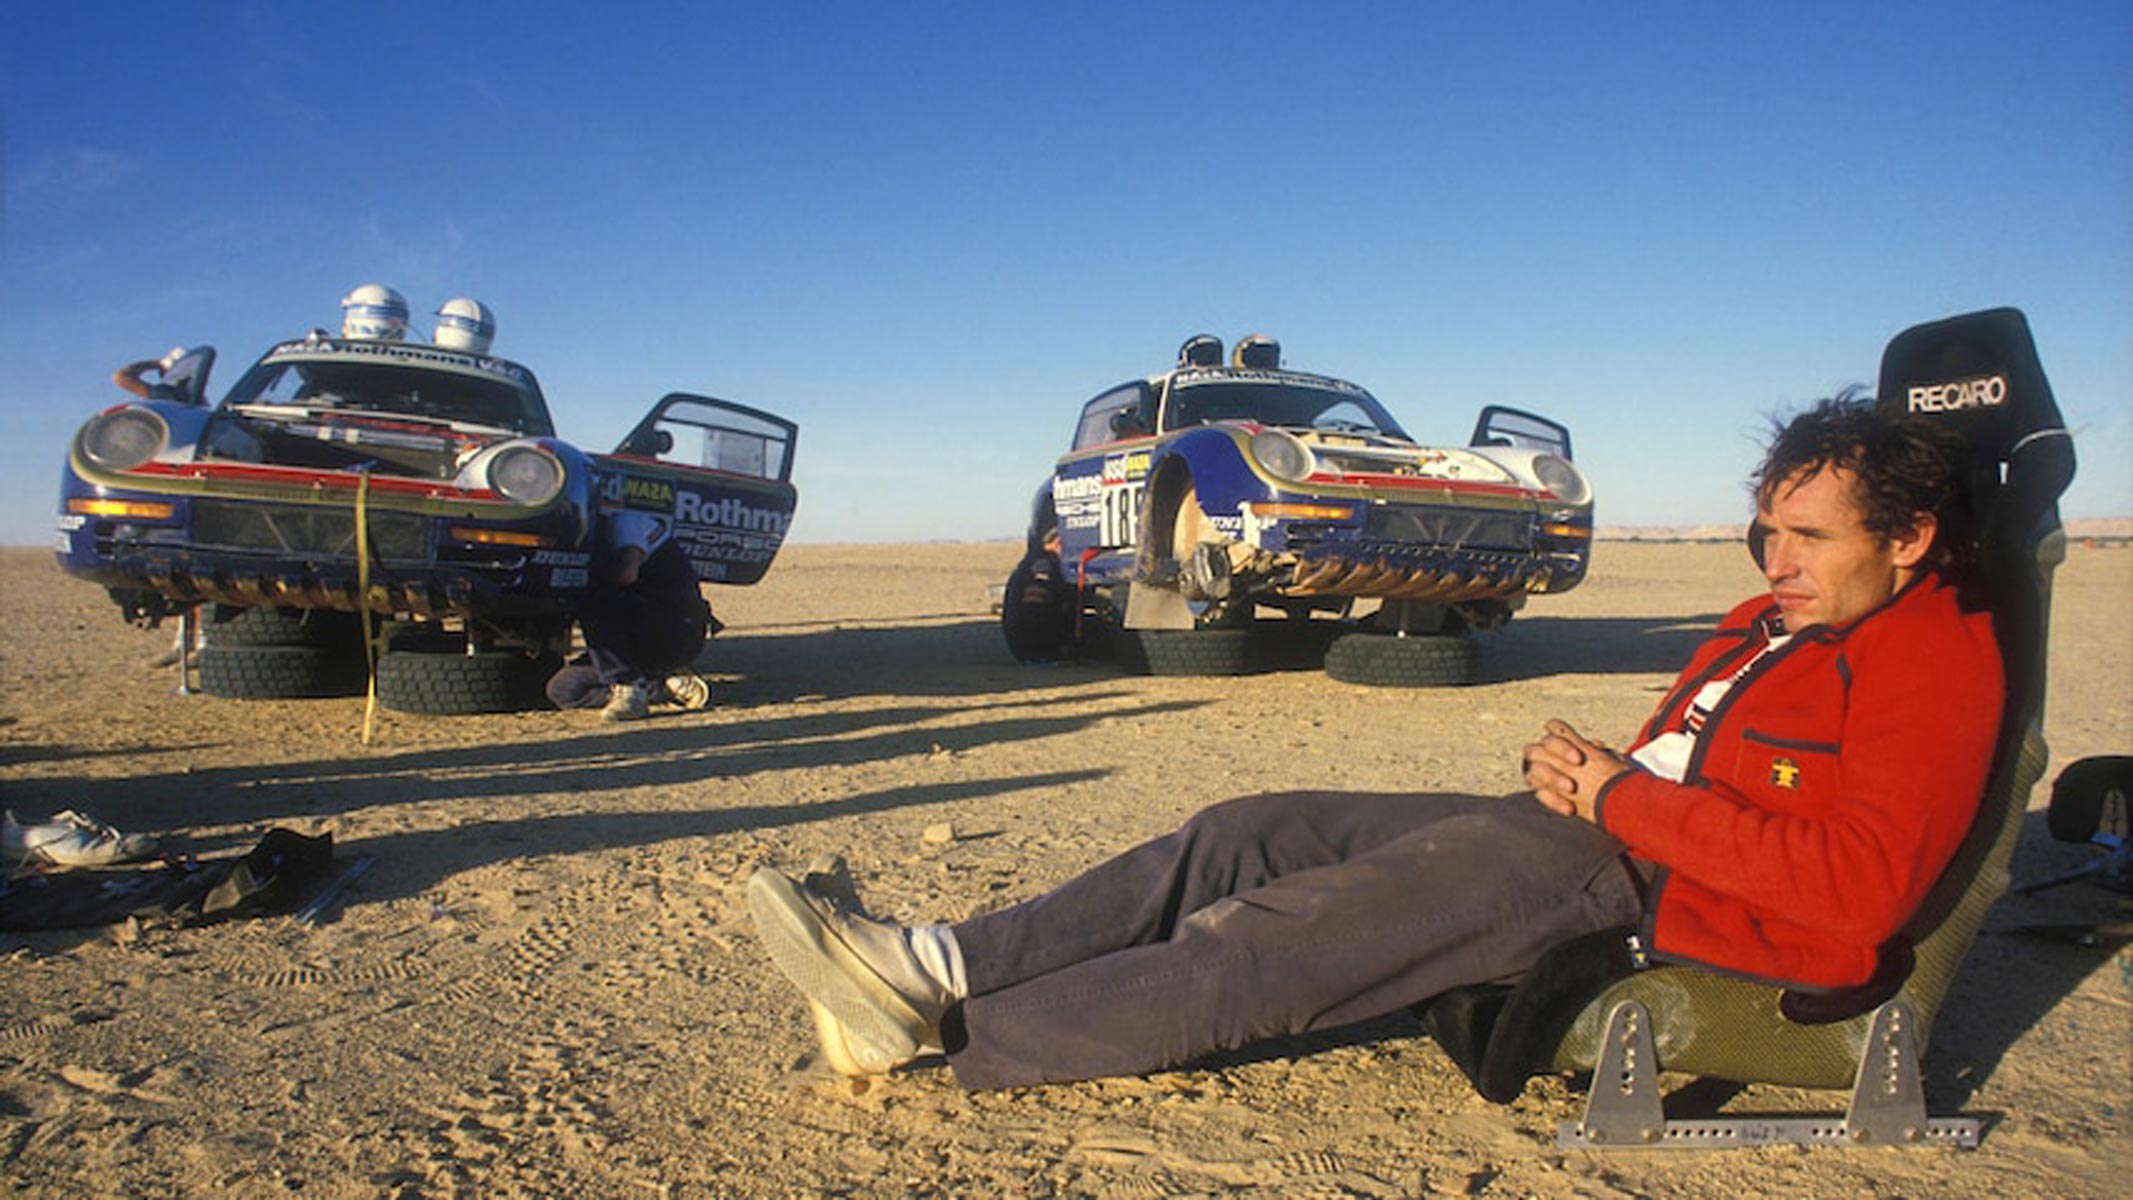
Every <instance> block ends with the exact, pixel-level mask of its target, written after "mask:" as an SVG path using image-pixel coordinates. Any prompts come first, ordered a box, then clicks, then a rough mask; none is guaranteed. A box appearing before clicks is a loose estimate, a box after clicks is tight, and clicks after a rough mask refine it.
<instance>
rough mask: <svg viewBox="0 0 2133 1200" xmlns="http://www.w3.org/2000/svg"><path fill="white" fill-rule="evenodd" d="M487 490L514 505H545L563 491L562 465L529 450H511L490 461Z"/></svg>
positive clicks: (540, 453)
mask: <svg viewBox="0 0 2133 1200" xmlns="http://www.w3.org/2000/svg"><path fill="white" fill-rule="evenodd" d="M489 486H490V487H492V488H494V489H496V490H497V491H498V492H500V493H502V494H503V497H504V499H506V500H509V501H511V502H512V503H513V504H526V505H534V504H546V503H548V502H549V501H550V500H553V499H555V494H556V493H557V492H560V491H562V490H563V464H562V463H560V462H557V461H556V458H555V456H554V455H553V454H550V453H548V452H547V451H545V450H538V449H535V448H534V447H532V446H510V447H507V448H505V449H504V450H502V451H501V452H499V453H498V454H497V456H496V457H495V458H492V459H490V460H489Z"/></svg>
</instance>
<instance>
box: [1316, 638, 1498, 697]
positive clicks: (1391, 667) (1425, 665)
mask: <svg viewBox="0 0 2133 1200" xmlns="http://www.w3.org/2000/svg"><path fill="white" fill-rule="evenodd" d="M1474 659H1475V651H1474V643H1473V640H1472V639H1471V638H1468V637H1466V636H1465V635H1463V634H1449V633H1438V634H1409V635H1408V636H1406V637H1395V636H1393V635H1392V634H1385V633H1351V634H1347V635H1345V636H1343V637H1341V638H1340V639H1339V640H1338V641H1336V642H1334V643H1333V645H1332V646H1331V647H1329V648H1328V649H1327V650H1326V674H1327V675H1329V676H1331V677H1332V678H1334V679H1337V680H1339V681H1341V682H1342V683H1359V684H1362V685H1364V686H1365V687H1415V688H1421V687H1460V686H1463V685H1465V684H1469V683H1472V682H1473V681H1474Z"/></svg>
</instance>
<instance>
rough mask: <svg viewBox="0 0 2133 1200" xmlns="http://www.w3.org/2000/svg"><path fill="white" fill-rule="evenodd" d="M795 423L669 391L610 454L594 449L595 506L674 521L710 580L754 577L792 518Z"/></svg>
mask: <svg viewBox="0 0 2133 1200" xmlns="http://www.w3.org/2000/svg"><path fill="white" fill-rule="evenodd" d="M799 438H800V427H799V426H797V425H795V424H793V423H792V422H791V421H788V420H786V419H785V418H783V417H776V416H772V415H771V414H769V413H766V412H763V411H761V410H759V409H753V408H749V407H747V406H746V405H742V404H735V403H733V402H732V401H730V400H716V399H713V398H712V397H709V396H696V395H691V394H689V393H687V392H670V393H668V394H667V395H666V396H664V397H662V398H661V399H660V401H659V403H657V404H655V405H653V406H652V411H650V412H648V413H646V414H645V415H644V419H643V420H641V421H639V422H637V427H636V428H635V429H632V430H631V431H630V434H629V436H628V437H626V438H624V439H622V444H621V445H619V446H617V447H615V450H614V452H613V453H612V454H603V455H598V456H595V458H594V462H595V463H596V464H597V465H598V466H599V468H600V507H601V510H602V511H606V512H612V511H614V510H616V509H624V508H627V509H634V510H637V511H639V512H647V513H651V514H653V515H655V516H664V517H667V518H669V519H671V520H672V521H673V522H674V536H675V537H676V538H677V539H679V540H680V541H681V543H682V545H684V546H685V547H687V549H688V552H689V559H690V561H691V562H693V563H694V564H695V565H696V573H697V575H698V576H699V577H700V578H702V579H703V580H704V581H705V582H707V583H732V584H748V583H754V582H755V581H756V580H758V579H761V578H762V577H763V574H764V572H766V571H768V570H769V569H770V564H771V561H772V560H773V559H775V558H776V557H777V555H778V547H780V546H782V545H784V543H785V533H786V531H787V530H788V529H790V528H791V527H792V518H793V512H794V510H795V509H796V508H797V507H798V506H799V499H800V497H799V492H798V491H797V490H796V489H795V488H794V487H793V484H792V456H793V447H794V446H795V445H796V444H797V443H798V441H799Z"/></svg>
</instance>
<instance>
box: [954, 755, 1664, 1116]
mask: <svg viewBox="0 0 2133 1200" xmlns="http://www.w3.org/2000/svg"><path fill="white" fill-rule="evenodd" d="M1640 890H1641V888H1640V885H1639V883H1638V881H1637V878H1636V876H1635V875H1634V874H1633V872H1632V870H1631V868H1630V866H1629V863H1628V861H1627V857H1626V854H1625V852H1624V849H1623V847H1622V844H1621V843H1620V842H1617V841H1616V840H1615V839H1614V838H1613V837H1611V836H1609V835H1608V834H1606V833H1604V832H1602V831H1600V830H1599V829H1597V828H1595V827H1593V826H1592V825H1590V824H1588V823H1586V822H1584V821H1579V820H1575V819H1572V818H1569V817H1563V816H1558V815H1556V814H1555V813H1552V812H1549V811H1548V810H1547V809H1545V808H1543V807H1542V806H1541V805H1540V803H1539V802H1538V801H1536V800H1534V799H1533V797H1531V796H1530V795H1516V796H1508V797H1497V798H1484V797H1476V796H1455V795H1365V794H1343V793H1330V792H1296V793H1286V794H1279V795H1266V796H1251V797H1246V798H1244V799H1240V800H1231V801H1228V802H1226V803H1223V804H1218V805H1215V806H1213V807H1211V808H1208V809H1206V810H1204V811H1202V812H1200V813H1198V814H1197V815H1195V816H1194V817H1193V818H1192V819H1191V820H1189V821H1187V822H1186V823H1185V824H1184V825H1183V826H1182V827H1180V828H1179V829H1178V830H1177V831H1176V832H1175V833H1171V834H1168V835H1166V836H1164V837H1160V838H1157V839H1155V840H1154V841H1152V842H1148V843H1146V844H1144V845H1142V846H1139V847H1137V848H1135V849H1133V850H1129V851H1127V852H1126V853H1124V854H1122V855H1120V856H1118V857H1117V858H1114V859H1112V860H1111V861H1109V862H1107V863H1104V864H1102V865H1100V866H1098V867H1096V868H1094V869H1092V870H1090V871H1089V872H1087V873H1086V874H1083V875H1081V876H1079V877H1078V878H1075V879H1072V880H1069V881H1067V882H1066V883H1064V884H1062V885H1060V886H1059V887H1058V888H1055V889H1054V890H1052V891H1050V892H1047V893H1045V894H1044V895H1042V896H1039V897H1036V898H1035V899H1032V900H1028V901H1025V902H1023V903H1021V904H1017V905H1014V906H1013V907H1010V908H1006V909H1002V910H1000V911H999V912H995V913H990V914H988V915H985V916H981V917H976V918H973V919H972V920H969V921H966V922H964V923H962V924H960V925H957V926H955V936H956V940H957V942H958V943H959V944H960V945H961V947H962V951H963V959H964V969H965V974H966V978H967V980H968V982H969V985H970V997H969V999H967V1000H965V1001H964V1002H963V1003H962V1004H961V1005H960V1006H958V1008H957V1009H956V1010H955V1011H954V1012H952V1013H951V1014H950V1018H949V1020H948V1022H947V1024H946V1028H945V1029H944V1034H945V1036H946V1039H947V1043H948V1047H949V1055H948V1061H949V1063H950V1065H951V1066H953V1068H954V1070H955V1075H956V1080H957V1082H958V1083H960V1084H962V1085H963V1086H964V1087H967V1088H972V1089H981V1088H1002V1087H1015V1086H1020V1085H1023V1084H1031V1083H1044V1082H1061V1081H1066V1080H1076V1079H1095V1078H1101V1077H1106V1076H1117V1075H1138V1074H1144V1073H1146V1072H1149V1071H1154V1070H1160V1069H1162V1068H1165V1067H1172V1066H1178V1065H1181V1064H1184V1063H1188V1062H1191V1061H1192V1060H1194V1059H1197V1058H1200V1057H1202V1056H1203V1055H1206V1054H1209V1053H1212V1052H1215V1051H1219V1050H1230V1049H1235V1048H1238V1047H1241V1046H1245V1045H1249V1044H1250V1043H1253V1042H1256V1041H1260V1040H1263V1039H1266V1038H1271V1037H1279V1036H1282V1035H1287V1034H1296V1033H1304V1032H1308V1031H1310V1030H1314V1029H1325V1028H1330V1027H1333V1026H1338V1025H1345V1024H1350V1023H1353V1022H1356V1021H1361V1020H1366V1019H1369V1018H1372V1017H1378V1016H1383V1015H1385V1014H1387V1013H1390V1012H1395V1011H1398V1010H1399V1009H1401V1008H1403V1007H1405V1006H1407V1005H1410V1004H1414V1003H1417V1002H1419V1001H1422V1000H1426V999H1428V998H1429V997H1431V996H1435V995H1437V994H1439V993H1441V992H1444V991H1447V990H1449V989H1451V988H1455V987H1460V986H1463V985H1467V984H1475V983H1486V982H1493V981H1503V980H1510V979H1514V978H1516V977H1517V976H1518V975H1519V974H1521V973H1522V972H1524V971H1525V970H1527V969H1528V968H1530V967H1531V966H1532V965H1533V963H1534V962H1535V961H1536V960H1537V959H1538V958H1539V957H1540V956H1541V954H1542V953H1543V952H1545V951H1546V950H1548V949H1549V948H1550V947H1552V946H1554V945H1556V944H1557V943H1559V942H1562V941H1565V940H1567V939H1569V938H1572V937H1576V936H1578V935H1580V934H1584V933H1590V932H1593V931H1595V930H1600V929H1606V928H1608V927H1611V926H1616V925H1628V924H1632V923H1634V922H1635V921H1636V919H1637V917H1638V915H1639V911H1640V907H1641V902H1640V899H1639V893H1640Z"/></svg>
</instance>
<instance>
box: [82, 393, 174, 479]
mask: <svg viewBox="0 0 2133 1200" xmlns="http://www.w3.org/2000/svg"><path fill="white" fill-rule="evenodd" d="M169 440H170V427H169V426H167V425H165V424H163V418H161V417H159V416H157V415H155V414H154V413H152V412H149V411H148V410H147V409H145V408H132V407H126V408H115V409H112V410H111V411H110V412H106V413H98V414H97V415H96V416H94V417H91V418H90V419H89V423H88V424H87V425H84V426H82V429H81V436H80V438H79V440H78V444H79V445H80V446H81V452H82V455H83V456H84V457H86V458H87V459H88V460H89V461H90V462H93V463H95V464H96V465H97V466H99V467H105V468H108V469H110V470H113V471H131V470H132V469H134V468H135V467H138V466H140V465H141V464H142V463H145V462H147V461H148V460H149V459H151V458H154V457H155V456H156V452H157V451H159V450H161V449H162V448H163V443H165V442H167V441H169Z"/></svg>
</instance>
